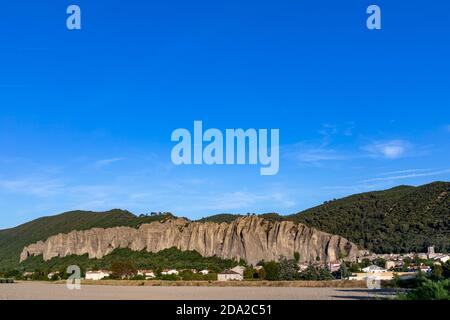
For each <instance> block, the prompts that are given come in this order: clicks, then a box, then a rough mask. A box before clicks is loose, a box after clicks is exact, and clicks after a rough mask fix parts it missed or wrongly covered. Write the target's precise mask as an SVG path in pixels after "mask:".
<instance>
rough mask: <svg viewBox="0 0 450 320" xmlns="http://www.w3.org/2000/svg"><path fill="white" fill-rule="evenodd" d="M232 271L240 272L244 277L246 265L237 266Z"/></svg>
mask: <svg viewBox="0 0 450 320" xmlns="http://www.w3.org/2000/svg"><path fill="white" fill-rule="evenodd" d="M231 271H234V272H236V273H238V274H240V275H241V276H242V277H244V271H245V267H243V266H236V267H234V268H233V269H231Z"/></svg>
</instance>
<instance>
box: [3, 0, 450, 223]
mask: <svg viewBox="0 0 450 320" xmlns="http://www.w3.org/2000/svg"><path fill="white" fill-rule="evenodd" d="M243 2H245V4H244V3H243ZM394 2H395V3H393V1H373V2H370V1H360V0H359V1H356V0H354V1H308V2H307V1H285V0H280V1H276V2H274V1H261V0H260V1H234V0H231V1H220V2H218V1H189V2H188V1H181V0H180V1H178V0H172V1H164V2H163V3H162V1H159V2H156V1H138V0H130V1H126V2H125V1H114V0H109V1H104V0H97V1H85V0H73V1H71V2H69V1H65V0H60V1H50V0H40V1H30V0H23V1H19V2H17V1H16V2H11V1H10V2H8V3H3V4H2V6H1V8H0V39H1V41H0V228H7V227H12V226H15V225H17V224H20V223H23V222H26V221H28V220H31V219H34V218H36V217H40V216H43V215H51V214H55V213H59V212H63V211H68V210H73V209H85V210H105V209H111V208H123V209H128V210H131V211H132V212H134V213H143V212H150V211H172V212H174V213H175V214H177V215H180V216H187V217H189V218H192V219H196V218H201V217H203V216H207V215H210V214H215V213H221V212H234V213H246V212H257V213H262V212H272V211H276V212H280V213H283V214H288V213H294V212H298V211H300V210H302V209H305V208H308V207H311V206H314V205H317V204H320V203H322V202H323V201H325V200H328V199H331V198H338V197H342V196H345V195H348V194H352V193H356V192H364V191H370V190H378V189H385V188H389V187H392V186H396V185H399V184H409V185H420V184H424V183H428V182H431V181H435V180H444V181H449V180H450V161H449V159H450V95H449V92H450V90H449V88H450V59H449V57H450V42H449V41H448V40H449V36H450V26H449V23H448V21H449V19H448V14H449V12H450V4H449V2H448V1H444V0H440V1H433V2H432V3H430V2H429V1H394ZM70 4H77V5H79V6H80V8H81V10H82V30H81V31H68V30H67V29H66V26H65V19H66V16H67V15H66V13H65V12H66V8H67V6H68V5H70ZM370 4H378V5H379V6H380V7H381V10H382V30H380V31H369V30H368V29H367V28H366V25H365V20H366V17H367V15H366V13H365V11H366V8H367V6H368V5H370ZM194 120H202V121H203V125H204V126H205V127H207V128H219V129H222V130H225V129H226V128H244V129H246V128H257V129H258V128H279V129H280V142H281V150H280V171H279V173H278V174H277V175H276V176H260V175H259V167H255V166H179V167H177V166H174V165H173V164H172V163H171V160H170V151H171V148H172V147H173V146H174V143H172V142H171V141H170V136H171V133H172V131H173V130H174V129H176V128H192V125H193V121H194Z"/></svg>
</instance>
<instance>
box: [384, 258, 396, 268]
mask: <svg viewBox="0 0 450 320" xmlns="http://www.w3.org/2000/svg"><path fill="white" fill-rule="evenodd" d="M396 267H397V261H393V260H387V261H386V270H392V269H394V268H396Z"/></svg>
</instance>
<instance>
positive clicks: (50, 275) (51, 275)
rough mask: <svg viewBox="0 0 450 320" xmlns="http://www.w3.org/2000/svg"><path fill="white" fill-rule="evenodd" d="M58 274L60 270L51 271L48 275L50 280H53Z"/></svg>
mask: <svg viewBox="0 0 450 320" xmlns="http://www.w3.org/2000/svg"><path fill="white" fill-rule="evenodd" d="M57 274H59V272H50V273H49V274H48V275H47V278H48V280H51V279H52V278H53V276H55V275H57Z"/></svg>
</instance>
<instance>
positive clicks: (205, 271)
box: [199, 269, 209, 276]
mask: <svg viewBox="0 0 450 320" xmlns="http://www.w3.org/2000/svg"><path fill="white" fill-rule="evenodd" d="M199 273H201V274H202V275H204V276H206V275H207V274H209V270H206V269H204V270H201V271H199Z"/></svg>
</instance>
